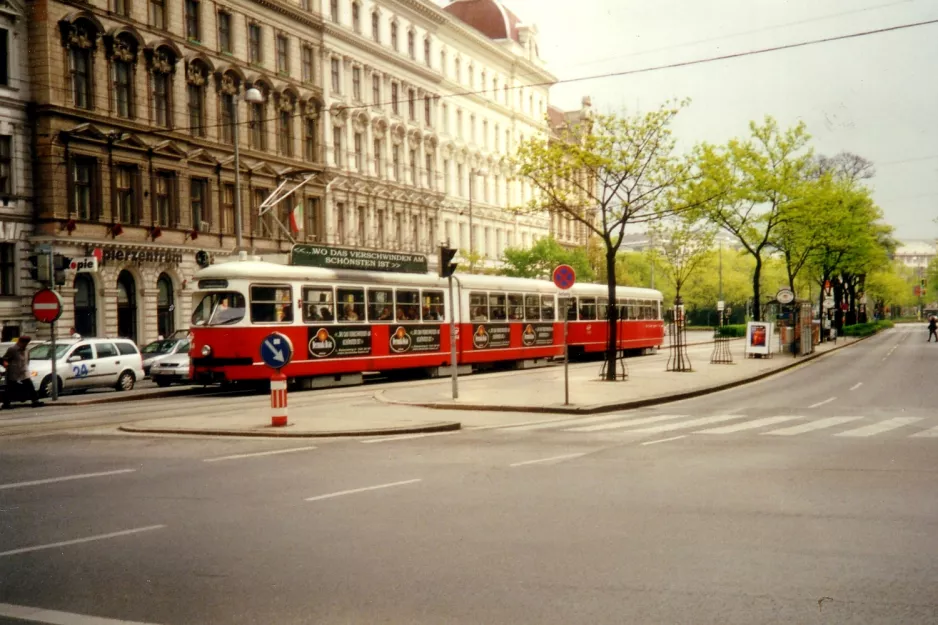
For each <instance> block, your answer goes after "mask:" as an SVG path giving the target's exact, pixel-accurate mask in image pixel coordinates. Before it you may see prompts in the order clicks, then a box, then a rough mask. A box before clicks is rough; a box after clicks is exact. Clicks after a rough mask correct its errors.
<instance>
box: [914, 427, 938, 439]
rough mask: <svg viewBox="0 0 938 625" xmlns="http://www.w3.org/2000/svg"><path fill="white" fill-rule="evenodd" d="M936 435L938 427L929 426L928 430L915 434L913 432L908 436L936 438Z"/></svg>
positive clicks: (937, 434)
mask: <svg viewBox="0 0 938 625" xmlns="http://www.w3.org/2000/svg"><path fill="white" fill-rule="evenodd" d="M936 437H938V428H931V429H930V430H922V431H921V432H919V433H917V434H913V435H912V436H910V437H909V438H936Z"/></svg>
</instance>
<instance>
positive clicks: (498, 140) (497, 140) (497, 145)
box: [494, 124, 502, 152]
mask: <svg viewBox="0 0 938 625" xmlns="http://www.w3.org/2000/svg"><path fill="white" fill-rule="evenodd" d="M500 133H501V130H500V129H499V127H498V124H495V134H494V137H495V151H496V152H498V151H500V150H501V149H502V148H501V145H502V140H501V137H499V134H500Z"/></svg>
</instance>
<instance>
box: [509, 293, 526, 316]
mask: <svg viewBox="0 0 938 625" xmlns="http://www.w3.org/2000/svg"><path fill="white" fill-rule="evenodd" d="M523 302H524V298H523V297H522V296H521V295H509V296H508V318H509V319H511V320H512V321H522V320H524V306H523Z"/></svg>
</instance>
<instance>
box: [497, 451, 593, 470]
mask: <svg viewBox="0 0 938 625" xmlns="http://www.w3.org/2000/svg"><path fill="white" fill-rule="evenodd" d="M585 455H586V452H583V453H579V454H564V455H562V456H552V457H550V458H539V459H538V460H525V461H524V462H516V463H514V464H509V465H508V466H509V467H523V466H525V465H528V464H541V463H542V462H552V461H554V460H557V461H559V460H570V459H572V458H579V457H580V456H585Z"/></svg>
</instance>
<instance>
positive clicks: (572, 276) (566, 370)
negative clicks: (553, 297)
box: [553, 265, 576, 406]
mask: <svg viewBox="0 0 938 625" xmlns="http://www.w3.org/2000/svg"><path fill="white" fill-rule="evenodd" d="M553 280H554V286H556V287H557V288H558V289H560V290H561V291H566V290H568V289H569V288H570V287H572V286H573V285H574V284H575V283H576V271H574V270H573V267H571V266H570V265H559V266H557V268H556V269H554V274H553ZM565 301H566V302H567V305H566V306H564V311H563V404H564V406H569V405H570V353H569V350H568V349H567V328H568V327H569V325H568V321H567V320H568V319H569V317H570V315H569V314H568V311H567V308H568V307H569V306H570V299H569V298H567V299H566V300H565Z"/></svg>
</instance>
